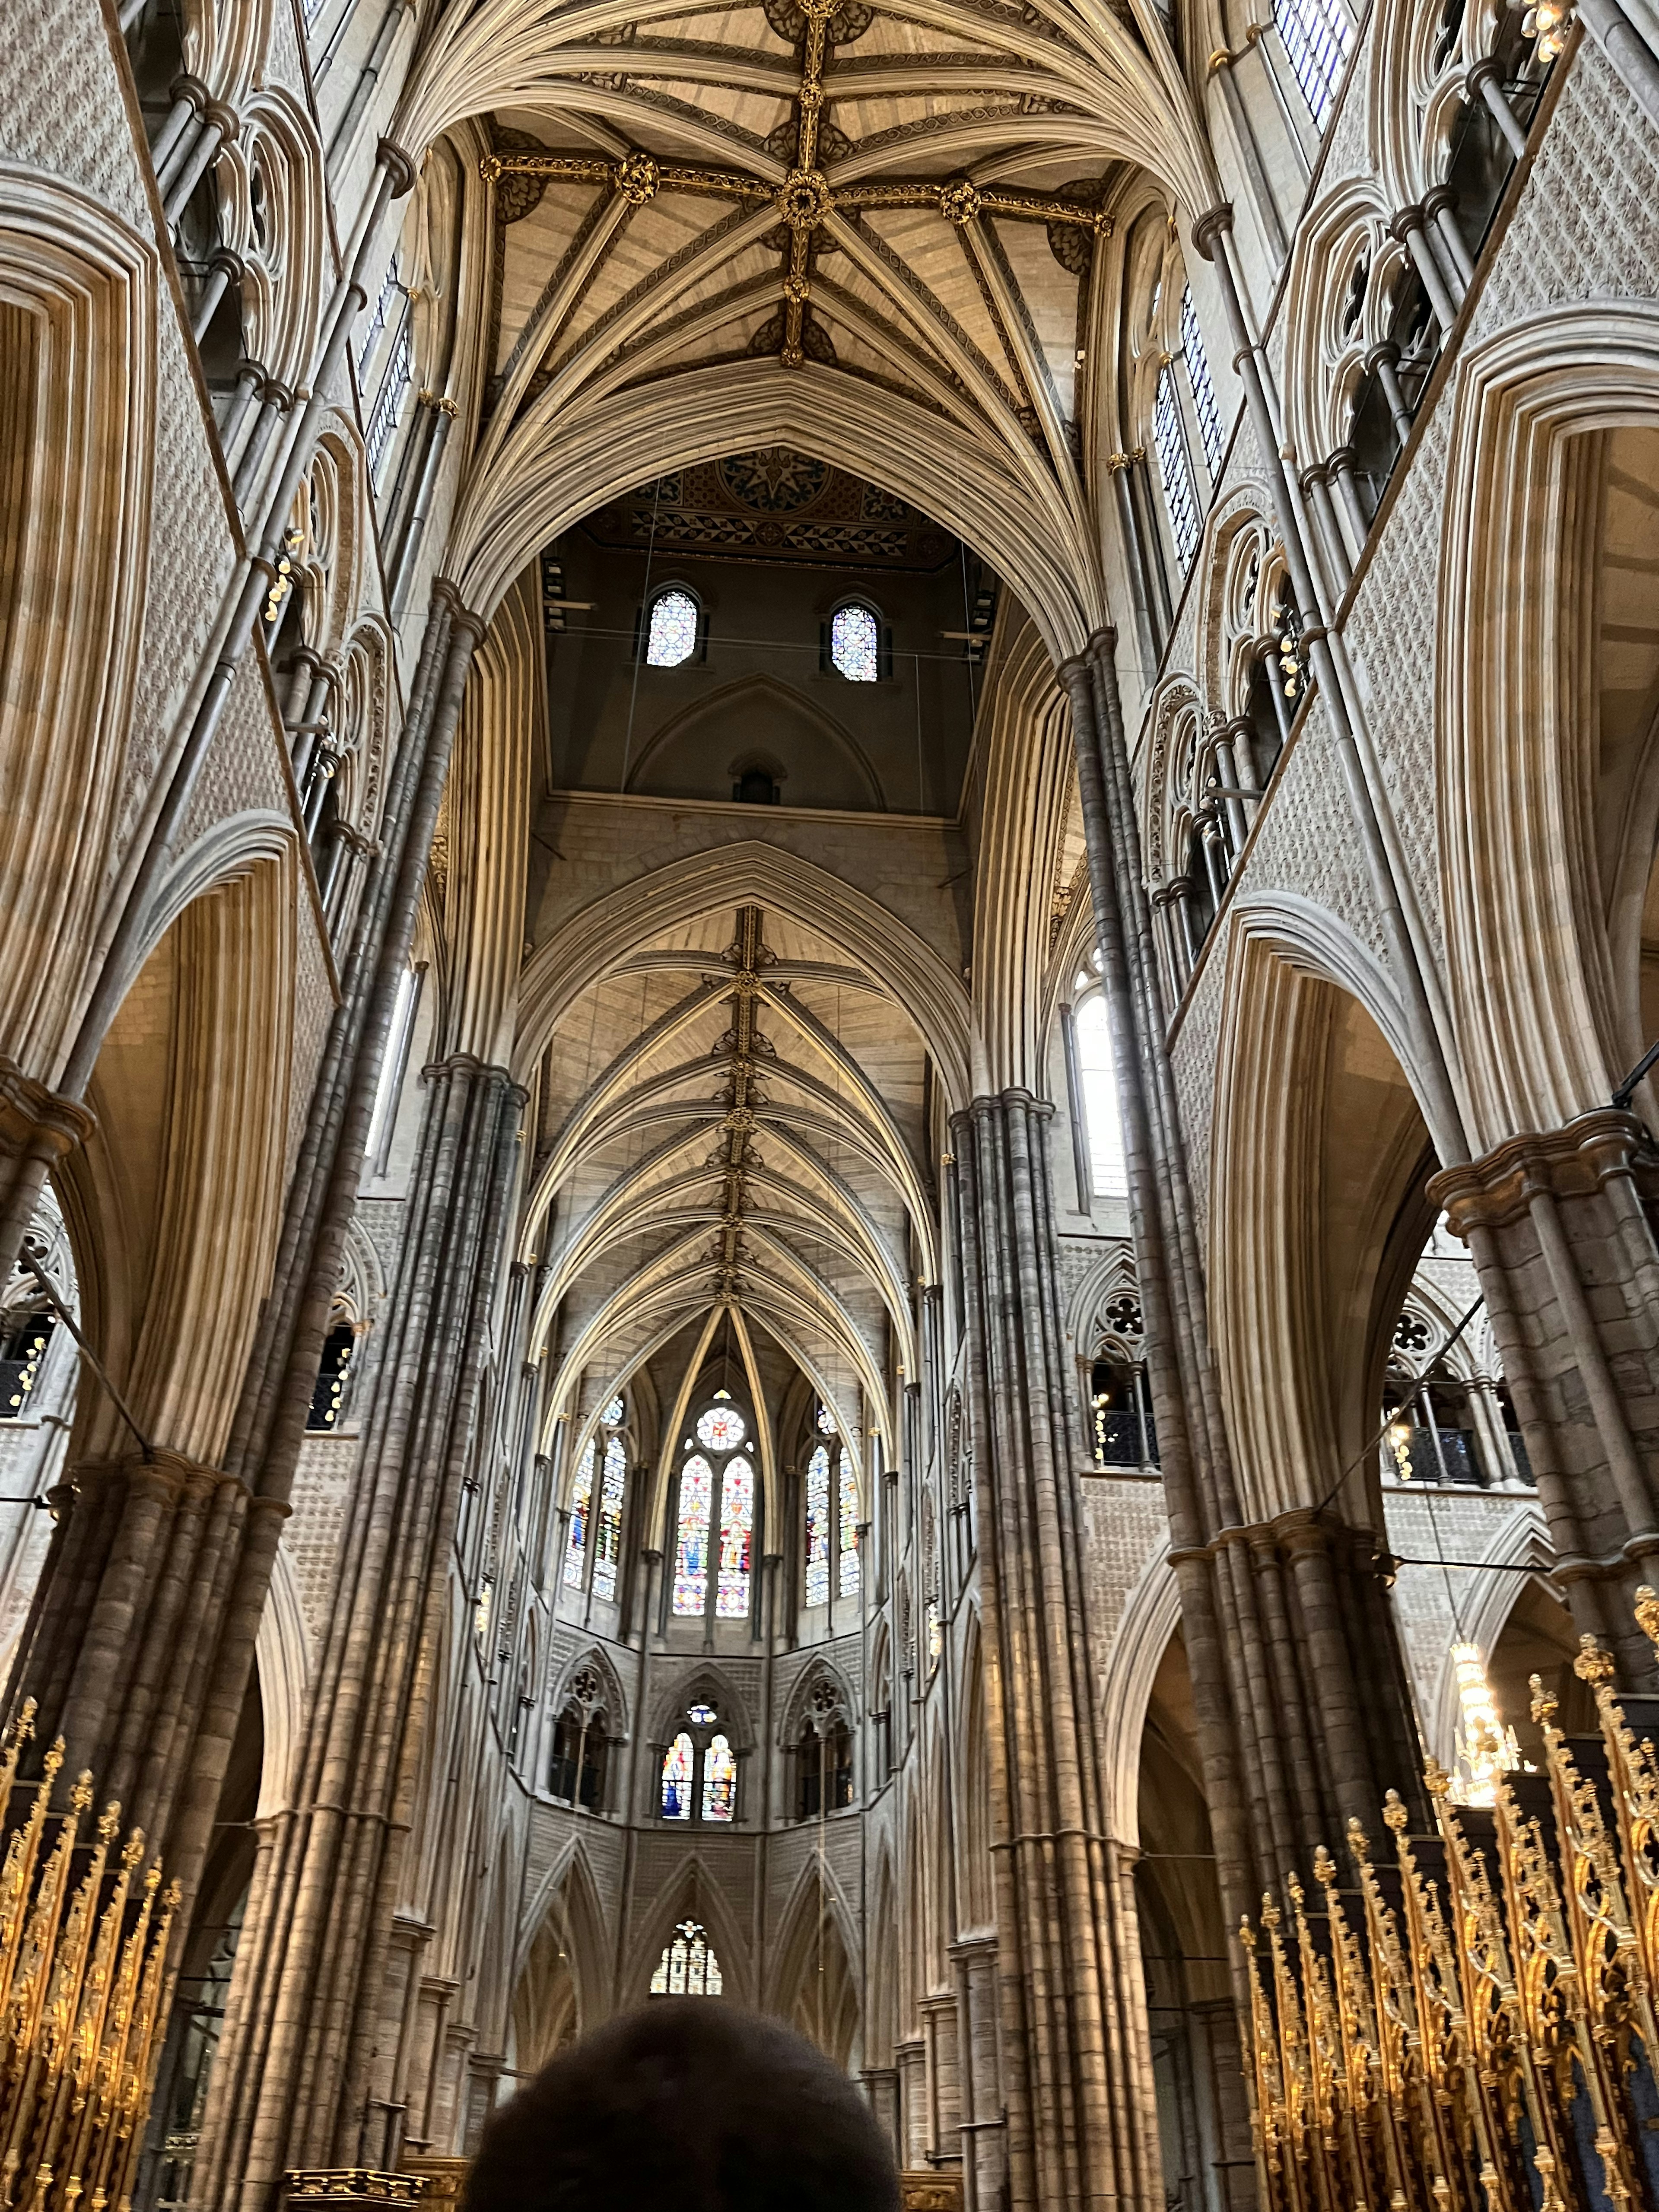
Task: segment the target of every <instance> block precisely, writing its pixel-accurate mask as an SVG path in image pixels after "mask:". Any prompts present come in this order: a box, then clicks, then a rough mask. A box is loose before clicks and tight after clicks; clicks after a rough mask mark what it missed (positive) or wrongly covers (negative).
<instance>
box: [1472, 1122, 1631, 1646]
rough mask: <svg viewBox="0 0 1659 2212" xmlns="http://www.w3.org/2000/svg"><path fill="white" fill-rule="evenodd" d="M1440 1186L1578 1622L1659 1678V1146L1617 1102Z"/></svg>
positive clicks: (1516, 1140) (1503, 1150) (1524, 1139)
mask: <svg viewBox="0 0 1659 2212" xmlns="http://www.w3.org/2000/svg"><path fill="white" fill-rule="evenodd" d="M1429 1194H1430V1196H1431V1199H1433V1200H1435V1202H1436V1203H1437V1205H1439V1206H1443V1207H1444V1209H1445V1211H1446V1214H1447V1218H1448V1219H1449V1222H1450V1225H1451V1227H1452V1229H1453V1231H1454V1232H1455V1234H1456V1235H1458V1236H1460V1237H1465V1238H1466V1239H1467V1240H1468V1245H1469V1249H1470V1251H1471V1253H1472V1254H1473V1255H1474V1261H1475V1265H1476V1267H1477V1269H1478V1270H1479V1273H1480V1288H1481V1291H1482V1293H1483V1295H1484V1297H1485V1298H1486V1310H1487V1312H1488V1314H1489V1315H1490V1316H1491V1320H1492V1334H1493V1335H1494V1336H1495V1337H1496V1339H1497V1340H1498V1351H1499V1352H1500V1354H1501V1355H1502V1358H1503V1362H1504V1380H1505V1381H1506V1382H1507V1383H1508V1384H1509V1388H1510V1395H1511V1397H1512V1398H1513V1399H1514V1401H1515V1407H1516V1413H1518V1414H1519V1416H1520V1419H1521V1425H1522V1434H1523V1435H1524V1437H1525V1439H1526V1445H1527V1454H1528V1458H1529V1459H1530V1461H1531V1462H1532V1472H1533V1476H1534V1480H1535V1481H1536V1482H1537V1485H1538V1497H1539V1503H1540V1504H1541V1505H1542V1507H1543V1509H1544V1513H1545V1516H1546V1518H1547V1521H1548V1522H1549V1530H1550V1541H1551V1544H1552V1545H1553V1547H1554V1550H1555V1553H1556V1554H1557V1558H1556V1563H1555V1566H1554V1569H1553V1572H1554V1574H1555V1575H1556V1576H1557V1577H1558V1578H1559V1580H1560V1581H1562V1582H1563V1583H1565V1584H1566V1585H1567V1588H1568V1591H1569V1594H1570V1597H1571V1605H1572V1610H1573V1614H1574V1617H1575V1620H1577V1626H1578V1627H1579V1629H1580V1630H1581V1631H1583V1632H1587V1633H1589V1634H1592V1635H1595V1636H1598V1637H1600V1638H1603V1639H1605V1640H1606V1641H1607V1642H1609V1643H1611V1644H1613V1646H1614V1647H1615V1648H1616V1650H1617V1651H1618V1654H1619V1661H1620V1669H1621V1675H1622V1679H1623V1680H1626V1682H1629V1683H1631V1684H1632V1685H1633V1686H1644V1687H1645V1686H1651V1685H1652V1684H1653V1683H1654V1680H1655V1672H1654V1662H1653V1651H1652V1647H1651V1646H1650V1644H1649V1643H1648V1640H1647V1638H1645V1637H1644V1635H1642V1633H1641V1632H1640V1631H1639V1630H1638V1628H1637V1626H1636V1623H1635V1619H1634V1616H1633V1613H1632V1605H1633V1603H1634V1599H1635V1592H1636V1589H1637V1587H1638V1584H1639V1583H1644V1582H1652V1581H1654V1580H1656V1579H1659V1575H1656V1570H1655V1559H1656V1556H1659V1510H1656V1501H1659V1244H1656V1241H1655V1233H1654V1223H1655V1217H1656V1209H1659V1152H1656V1151H1655V1149H1654V1145H1653V1140H1652V1139H1651V1138H1650V1136H1649V1134H1648V1133H1647V1131H1646V1130H1645V1128H1644V1127H1643V1125H1642V1123H1641V1122H1640V1121H1638V1120H1637V1118H1636V1117H1635V1115H1632V1114H1630V1113H1627V1112H1625V1111H1623V1110H1622V1109H1619V1108H1616V1107H1607V1108H1604V1109H1601V1111H1600V1112H1597V1113H1593V1114H1586V1115H1581V1116H1580V1118H1579V1119H1578V1120H1577V1121H1570V1122H1569V1123H1568V1124H1567V1126H1566V1127H1565V1128H1563V1129H1556V1130H1553V1131H1551V1132H1549V1133H1547V1134H1529V1135H1526V1136H1518V1137H1512V1138H1510V1139H1509V1140H1508V1141H1507V1142H1506V1143H1504V1144H1502V1145H1499V1146H1498V1147H1497V1148H1496V1150H1495V1151H1493V1152H1489V1153H1488V1154H1487V1155H1486V1157H1485V1158H1482V1159H1478V1160H1473V1161H1469V1162H1467V1163H1465V1164H1462V1165H1458V1166H1455V1167H1448V1168H1445V1169H1443V1170H1442V1171H1441V1172H1440V1174H1439V1175H1437V1176H1435V1177H1434V1178H1433V1180H1432V1181H1431V1182H1430V1185H1429Z"/></svg>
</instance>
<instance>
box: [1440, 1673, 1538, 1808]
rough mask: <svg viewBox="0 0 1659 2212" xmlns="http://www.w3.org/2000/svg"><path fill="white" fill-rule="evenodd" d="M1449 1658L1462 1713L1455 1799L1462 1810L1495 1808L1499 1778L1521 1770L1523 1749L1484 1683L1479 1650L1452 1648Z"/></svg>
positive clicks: (1458, 1734)
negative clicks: (1467, 1808)
mask: <svg viewBox="0 0 1659 2212" xmlns="http://www.w3.org/2000/svg"><path fill="white" fill-rule="evenodd" d="M1451 1656H1452V1665H1453V1666H1454V1667H1455V1668H1456V1670H1457V1704H1458V1714H1459V1718H1458V1725H1457V1736H1456V1742H1457V1771H1456V1775H1455V1780H1454V1782H1453V1784H1452V1796H1453V1798H1454V1799H1455V1802H1457V1803H1458V1804H1460V1805H1491V1804H1494V1803H1495V1802H1497V1797H1498V1782H1499V1779H1500V1778H1502V1777H1503V1776H1504V1775H1505V1774H1513V1773H1514V1772H1515V1771H1516V1769H1517V1768H1518V1767H1519V1766H1520V1765H1521V1763H1522V1760H1521V1747H1520V1745H1519V1744H1518V1743H1517V1742H1516V1735H1515V1730H1514V1729H1512V1728H1505V1727H1504V1720H1503V1716H1502V1715H1501V1714H1500V1713H1499V1711H1498V1703H1497V1700H1496V1699H1494V1697H1493V1696H1492V1687H1491V1685H1490V1684H1489V1683H1488V1682H1487V1680H1486V1667H1485V1665H1484V1663H1483V1662H1482V1660H1481V1657H1480V1645H1479V1644H1453V1646H1452V1648H1451Z"/></svg>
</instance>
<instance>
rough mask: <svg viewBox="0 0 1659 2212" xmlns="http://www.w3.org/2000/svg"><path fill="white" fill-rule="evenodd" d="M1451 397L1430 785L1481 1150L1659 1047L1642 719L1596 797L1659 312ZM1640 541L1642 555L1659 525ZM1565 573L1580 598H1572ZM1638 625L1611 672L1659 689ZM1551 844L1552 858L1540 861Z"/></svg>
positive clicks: (1653, 418) (1570, 340) (1596, 331)
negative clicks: (1619, 515) (1610, 573)
mask: <svg viewBox="0 0 1659 2212" xmlns="http://www.w3.org/2000/svg"><path fill="white" fill-rule="evenodd" d="M1455 394H1456V396H1455V415H1454V422H1453V428H1452V435H1451V445H1450V451H1449V456H1448V462H1447V492H1446V507H1445V514H1444V521H1443V532H1442V539H1441V544H1442V552H1441V572H1440V579H1439V602H1438V603H1439V606H1440V609H1441V615H1440V622H1441V625H1442V635H1441V640H1440V650H1439V653H1438V655H1437V670H1438V673H1437V691H1436V721H1437V736H1436V752H1437V790H1438V793H1439V834H1440V848H1441V858H1440V869H1441V880H1442V884H1443V905H1444V911H1445V922H1446V937H1447V953H1448V962H1447V964H1448V969H1449V978H1450V990H1451V994H1452V1008H1453V1016H1454V1019H1455V1024H1456V1030H1457V1036H1458V1043H1459V1054H1460V1059H1461V1062H1462V1089H1463V1092H1464V1095H1465V1099H1466V1106H1465V1112H1466V1115H1467V1117H1468V1122H1469V1135H1470V1141H1471V1144H1472V1146H1474V1150H1475V1151H1476V1152H1485V1151H1486V1150H1488V1149H1490V1148H1491V1147H1492V1146H1494V1145H1496V1144H1498V1143H1499V1142H1500V1141H1502V1139H1504V1138H1506V1137H1509V1136H1512V1135H1516V1134H1517V1133H1522V1132H1524V1131H1528V1130H1551V1129H1555V1128H1558V1127H1560V1126H1561V1125H1562V1124H1563V1123H1565V1122H1567V1121H1571V1120H1572V1119H1573V1118H1574V1117H1575V1116H1576V1115H1580V1114H1583V1113H1586V1112H1588V1111H1589V1110H1591V1109H1594V1108H1595V1107H1597V1106H1600V1105H1601V1104H1603V1103H1605V1102H1606V1100H1607V1096H1608V1094H1609V1092H1610V1091H1611V1090H1612V1089H1613V1085H1615V1084H1616V1083H1617V1082H1618V1081H1619V1079H1620V1076H1621V1075H1622V1074H1623V1073H1624V1072H1625V1070H1626V1067H1627V1066H1630V1065H1631V1064H1632V1062H1633V1061H1634V1060H1635V1059H1636V1057H1637V1056H1638V1053H1639V1052H1640V1050H1641V1049H1642V1048H1643V1046H1644V1044H1645V1043H1646V1042H1648V1039H1647V1036H1645V1034H1644V1032H1643V1029H1642V1012H1643V1010H1642V1007H1641V1005H1640V995H1641V994H1640V988H1639V972H1638V962H1637V961H1636V960H1635V959H1634V958H1632V946H1631V943H1630V939H1631V938H1632V917H1633V916H1639V915H1640V914H1641V912H1642V909H1643V905H1644V900H1645V896H1646V890H1647V875H1648V868H1647V867H1646V866H1642V865H1641V863H1642V862H1643V861H1644V860H1645V861H1646V862H1647V863H1648V864H1649V866H1650V863H1651V840H1652V836H1653V832H1654V827H1655V823H1656V818H1659V751H1656V748H1655V746H1654V744H1653V741H1652V735H1651V726H1647V727H1646V728H1644V729H1632V731H1631V732H1621V737H1622V738H1623V741H1624V743H1625V744H1626V746H1628V747H1629V748H1630V753H1629V757H1628V758H1627V759H1626V762H1625V763H1622V764H1621V765H1622V774H1621V775H1619V776H1618V778H1617V780H1616V796H1614V797H1613V799H1612V800H1611V803H1610V804H1609V803H1608V801H1607V799H1606V798H1605V797H1601V796H1599V795H1598V786H1599V784H1600V783H1601V778H1602V775H1603V772H1604V769H1605V767H1606V765H1607V763H1605V761H1604V759H1603V757H1602V754H1601V736H1602V730H1603V728H1604V726H1606V725H1607V717H1608V714H1609V713H1610V710H1611V705H1612V702H1611V700H1610V699H1609V698H1608V697H1607V696H1606V694H1607V690H1609V689H1610V678H1609V674H1608V672H1607V664H1606V662H1605V653H1604V647H1603V644H1602V641H1601V640H1600V639H1599V638H1598V636H1597V635H1596V629H1595V625H1596V623H1597V622H1598V621H1599V620H1600V619H1601V617H1600V615H1599V612H1598V608H1599V604H1600V603H1599V600H1598V596H1597V595H1598V592H1601V590H1602V589H1603V588H1604V586H1603V584H1602V580H1601V574H1600V570H1599V563H1598V560H1597V558H1596V556H1597V554H1598V552H1599V550H1600V549H1601V545H1602V544H1603V542H1604V532H1605V530H1606V529H1607V520H1606V518H1605V512H1604V507H1603V501H1604V497H1605V495H1604V493H1603V491H1602V490H1601V469H1602V467H1603V466H1604V456H1605V453H1606V449H1607V448H1606V441H1607V438H1608V437H1610V436H1615V435H1618V434H1619V433H1620V432H1621V431H1628V432H1638V433H1642V434H1650V433H1652V432H1654V431H1655V430H1659V314H1656V313H1655V312H1654V311H1653V310H1652V309H1651V308H1650V307H1644V306H1642V305H1641V304H1640V303H1638V302H1635V301H1619V302H1592V303H1589V304H1580V303H1575V304H1574V306H1573V307H1571V310H1570V311H1569V310H1561V309H1555V310H1551V311H1549V312H1547V313H1541V314H1539V315H1535V316H1534V317H1531V318H1529V319H1526V320H1524V321H1522V322H1520V323H1518V324H1516V325H1513V326H1511V327H1510V328H1509V329H1507V330H1505V331H1504V332H1503V333H1502V334H1501V335H1499V336H1498V337H1494V338H1492V339H1489V340H1487V341H1486V343H1483V344H1480V345H1478V346H1477V347H1475V348H1474V349H1473V350H1472V351H1470V352H1469V353H1468V354H1467V355H1465V356H1463V357H1462V359H1461V360H1460V362H1459V363H1458V369H1457V377H1456V386H1455ZM1647 537H1648V540H1649V541H1650V538H1651V521H1649V524H1648V526H1647ZM1631 550H1636V548H1635V546H1634V545H1632V549H1631ZM1648 550H1651V549H1650V542H1649V545H1648ZM1564 575H1565V576H1568V577H1571V578H1573V579H1575V580H1576V586H1577V588H1576V589H1574V590H1572V591H1569V592H1563V591H1562V589H1561V578H1562V577H1563V576H1564ZM1634 611H1635V610H1632V612H1634ZM1637 629H1638V631H1639V632H1640V633H1641V635H1640V637H1639V638H1638V637H1637V636H1636V635H1632V637H1631V638H1630V639H1629V640H1628V641H1626V642H1625V643H1624V644H1623V645H1622V647H1621V648H1620V659H1622V660H1623V661H1624V662H1626V663H1630V664H1632V665H1631V667H1630V670H1629V673H1628V675H1627V676H1626V682H1627V683H1631V684H1634V686H1635V688H1636V690H1637V691H1638V693H1640V694H1642V695H1644V696H1651V690H1652V686H1653V684H1654V682H1655V679H1656V675H1659V658H1656V656H1659V635H1656V634H1653V631H1652V626H1651V625H1648V626H1647V627H1646V628H1644V626H1643V625H1642V623H1640V622H1639V621H1638V623H1637ZM1598 690H1600V691H1601V695H1602V696H1599V697H1598ZM1609 816H1610V817H1612V819H1613V821H1614V822H1615V823H1618V824H1619V825H1620V827H1621V828H1622V829H1626V832H1627V833H1628V831H1629V830H1630V829H1631V828H1632V825H1633V826H1634V828H1635V829H1636V831H1637V832H1638V833H1639V836H1644V837H1645V838H1646V839H1647V840H1648V841H1649V845H1648V850H1647V852H1646V853H1645V854H1632V856H1631V858H1630V859H1629V860H1626V858H1625V857H1624V856H1623V855H1622V854H1621V853H1620V847H1619V842H1618V841H1617V839H1610V838H1609V836H1608V835H1607V828H1606V826H1605V825H1606V820H1607V817H1609ZM1545 847H1547V848H1549V849H1553V850H1557V851H1559V852H1560V853H1561V854H1562V855H1563V859H1564V865H1563V866H1561V867H1559V868H1554V869H1550V870H1542V871H1541V870H1540V869H1538V868H1536V867H1535V866H1533V865H1532V864H1531V863H1532V860H1533V859H1534V856H1535V854H1536V853H1537V852H1538V851H1539V850H1540V849H1541V848H1545ZM1640 929H1641V924H1640V921H1639V920H1638V921H1635V923H1634V930H1633V933H1634V935H1635V936H1636V937H1637V938H1638V939H1639V935H1640ZM1545 1039H1548V1040H1549V1042H1548V1043H1546V1042H1544V1040H1545Z"/></svg>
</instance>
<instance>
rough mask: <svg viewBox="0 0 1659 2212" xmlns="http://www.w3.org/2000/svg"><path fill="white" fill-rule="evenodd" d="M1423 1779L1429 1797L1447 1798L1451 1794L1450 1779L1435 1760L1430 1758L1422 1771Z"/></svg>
mask: <svg viewBox="0 0 1659 2212" xmlns="http://www.w3.org/2000/svg"><path fill="white" fill-rule="evenodd" d="M1423 1779H1424V1782H1425V1784H1426V1785H1427V1787H1428V1792H1429V1795H1430V1796H1431V1797H1447V1796H1450V1794H1451V1785H1452V1778H1451V1777H1450V1775H1449V1774H1448V1773H1447V1771H1446V1770H1445V1768H1444V1767H1443V1765H1441V1764H1440V1761H1439V1760H1438V1759H1435V1758H1433V1757H1431V1758H1430V1759H1429V1760H1428V1762H1427V1764H1426V1765H1425V1767H1424V1769H1423Z"/></svg>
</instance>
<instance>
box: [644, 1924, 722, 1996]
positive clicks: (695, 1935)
mask: <svg viewBox="0 0 1659 2212" xmlns="http://www.w3.org/2000/svg"><path fill="white" fill-rule="evenodd" d="M724 1987H725V1984H724V1983H723V1981H722V1980H721V1978H720V1960H718V1959H717V1958H716V1957H715V1956H714V1945H713V1944H712V1943H711V1942H709V1940H708V1930H707V1929H705V1928H704V1927H703V1926H702V1923H701V1922H699V1921H696V1920H682V1921H681V1923H680V1924H679V1926H678V1928H677V1929H675V1930H674V1932H673V1934H672V1935H671V1936H670V1937H669V1939H668V1941H667V1942H666V1943H665V1944H664V1946H663V1953H662V1958H661V1960H660V1962H659V1965H658V1967H657V1971H656V1972H655V1973H654V1974H653V1975H652V1977H651V1994H652V1996H653V1997H717V1996H719V1995H720V1991H721V1990H722V1989H723V1988H724Z"/></svg>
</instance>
